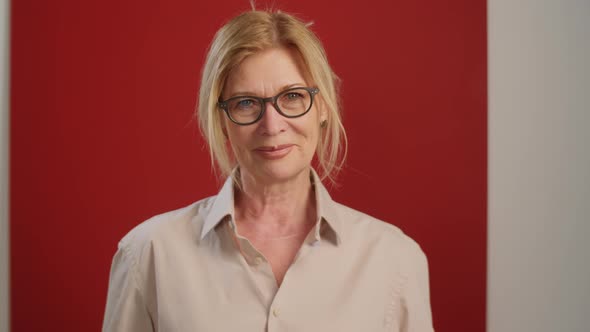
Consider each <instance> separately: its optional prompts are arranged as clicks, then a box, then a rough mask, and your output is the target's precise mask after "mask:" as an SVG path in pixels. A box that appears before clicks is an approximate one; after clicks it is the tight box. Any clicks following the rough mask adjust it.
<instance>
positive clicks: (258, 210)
mask: <svg viewBox="0 0 590 332" xmlns="http://www.w3.org/2000/svg"><path fill="white" fill-rule="evenodd" d="M309 176H310V173H309V170H306V171H303V172H301V173H300V174H298V175H297V176H295V177H294V178H293V179H289V180H288V181H283V182H280V183H265V182H262V181H258V180H257V179H256V178H254V177H253V176H251V175H250V174H248V173H247V172H243V171H242V172H240V182H241V185H240V187H241V188H240V190H236V197H235V198H236V199H235V204H236V206H235V208H236V219H237V221H238V223H239V224H242V225H244V226H246V227H248V228H249V229H250V230H252V231H255V232H257V233H265V234H267V235H273V236H281V235H288V234H292V233H296V232H301V231H302V230H305V229H307V228H308V226H309V225H310V223H313V221H314V219H315V214H316V212H315V205H316V204H315V195H314V191H313V187H312V185H311V181H310V177H309Z"/></svg>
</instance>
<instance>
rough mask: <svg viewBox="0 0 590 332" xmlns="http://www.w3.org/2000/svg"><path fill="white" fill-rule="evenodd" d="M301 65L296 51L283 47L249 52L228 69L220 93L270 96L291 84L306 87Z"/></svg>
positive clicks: (225, 94)
mask: <svg viewBox="0 0 590 332" xmlns="http://www.w3.org/2000/svg"><path fill="white" fill-rule="evenodd" d="M302 67H303V66H302V61H301V59H300V56H299V55H298V53H297V52H295V51H292V50H289V49H287V48H272V49H268V50H264V51H261V52H258V53H255V54H252V55H250V56H248V57H246V58H245V59H244V60H243V61H242V62H241V63H240V64H239V65H237V66H236V67H234V68H233V69H232V70H231V71H230V73H229V75H228V78H227V80H226V84H225V87H224V89H223V90H224V96H225V97H230V96H231V95H237V94H240V95H241V94H244V93H247V94H254V95H270V94H276V93H278V92H280V91H283V90H285V89H287V88H290V87H293V86H306V80H305V78H304V73H303V70H302V69H303V68H302Z"/></svg>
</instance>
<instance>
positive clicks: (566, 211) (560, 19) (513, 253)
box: [487, 0, 590, 332]
mask: <svg viewBox="0 0 590 332" xmlns="http://www.w3.org/2000/svg"><path fill="white" fill-rule="evenodd" d="M589 18H590V1H588V0H563V1H554V0H519V1H512V0H489V1H488V55H489V56H488V66H489V70H488V75H489V87H488V89H489V90H488V91H489V109H488V126H489V138H488V144H489V168H488V169H489V171H488V179H489V182H488V185H489V202H488V211H489V215H488V241H489V247H488V316H487V319H488V332H505V331H520V332H528V331H531V332H532V331H535V332H554V331H568V332H586V331H588V314H590V311H589V309H588V308H590V264H589V259H588V255H589V253H590V241H589V237H590V62H589V59H590V19H589Z"/></svg>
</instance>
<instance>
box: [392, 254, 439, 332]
mask: <svg viewBox="0 0 590 332" xmlns="http://www.w3.org/2000/svg"><path fill="white" fill-rule="evenodd" d="M401 300H402V309H403V320H402V322H401V323H402V324H401V328H400V331H402V332H432V331H434V328H433V325H432V313H431V310H430V290H429V282H428V261H427V259H426V255H425V254H424V252H423V251H422V250H421V249H420V248H419V247H418V250H417V252H416V254H415V255H414V257H413V259H412V260H411V262H410V264H409V271H408V274H407V279H406V282H405V285H404V287H403V289H402V299H401Z"/></svg>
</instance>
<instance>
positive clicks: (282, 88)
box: [227, 83, 305, 99]
mask: <svg viewBox="0 0 590 332" xmlns="http://www.w3.org/2000/svg"><path fill="white" fill-rule="evenodd" d="M303 86H305V84H303V83H293V84H287V85H284V86H283V87H281V88H280V89H279V92H277V94H278V93H281V92H283V91H285V90H287V89H291V88H294V87H303ZM275 95H276V94H275ZM240 96H254V97H258V96H259V95H258V94H257V93H255V92H251V91H238V92H234V93H232V94H231V95H230V96H229V97H227V99H229V98H233V97H240ZM264 97H270V96H264Z"/></svg>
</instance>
